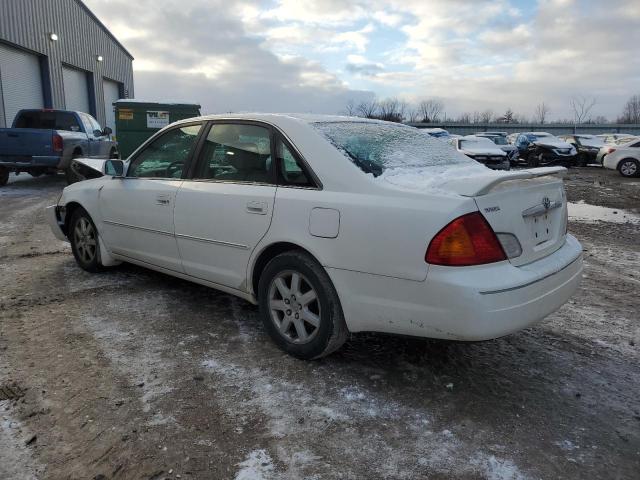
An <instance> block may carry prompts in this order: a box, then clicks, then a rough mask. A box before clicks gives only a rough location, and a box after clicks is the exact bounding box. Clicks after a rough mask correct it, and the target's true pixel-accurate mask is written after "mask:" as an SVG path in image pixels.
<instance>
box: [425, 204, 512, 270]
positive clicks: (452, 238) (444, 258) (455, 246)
mask: <svg viewBox="0 0 640 480" xmlns="http://www.w3.org/2000/svg"><path fill="white" fill-rule="evenodd" d="M424 259H425V261H426V262H427V263H431V264H434V265H447V266H451V267H463V266H470V265H482V264H485V263H493V262H500V261H502V260H506V259H507V256H506V255H505V253H504V250H503V249H502V246H501V245H500V242H499V241H498V238H497V237H496V234H495V233H494V231H493V230H492V228H491V226H490V225H489V224H488V223H487V221H486V220H485V218H484V217H483V216H482V214H481V213H480V212H473V213H468V214H466V215H463V216H461V217H458V218H456V219H455V220H454V221H452V222H451V223H449V224H448V225H447V226H446V227H444V228H443V229H442V230H440V232H438V234H437V235H436V236H435V237H433V239H432V240H431V243H430V244H429V247H428V248H427V253H426V254H425V257H424Z"/></svg>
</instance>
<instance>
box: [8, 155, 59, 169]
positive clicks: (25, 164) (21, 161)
mask: <svg viewBox="0 0 640 480" xmlns="http://www.w3.org/2000/svg"><path fill="white" fill-rule="evenodd" d="M61 158H62V157H59V156H49V155H47V156H44V155H43V156H38V155H35V156H31V157H19V156H2V157H0V165H2V166H3V167H8V168H15V169H27V168H58V165H59V164H60V161H61Z"/></svg>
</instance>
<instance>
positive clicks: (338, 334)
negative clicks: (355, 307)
mask: <svg viewBox="0 0 640 480" xmlns="http://www.w3.org/2000/svg"><path fill="white" fill-rule="evenodd" d="M258 299H259V304H260V316H261V317H262V321H263V323H264V326H265V329H266V331H267V333H269V335H270V336H271V338H272V339H273V341H274V342H275V343H276V345H278V346H279V347H280V348H281V349H282V350H284V351H285V352H287V353H289V354H290V355H293V356H294V357H297V358H300V359H304V360H311V359H316V358H320V357H324V356H326V355H329V354H330V353H332V352H334V351H335V350H337V349H338V348H340V347H341V346H342V344H343V343H344V342H345V340H346V339H347V335H348V334H349V331H348V329H347V325H346V323H345V320H344V315H343V313H342V307H341V305H340V299H339V298H338V294H337V293H336V290H335V288H334V287H333V284H332V282H331V279H330V278H329V275H327V272H326V271H325V270H324V268H322V266H321V265H320V264H319V263H318V262H317V261H316V260H315V259H314V258H313V257H311V256H310V255H309V254H307V253H305V252H300V251H290V252H285V253H282V254H280V255H278V256H277V257H275V258H273V259H272V260H271V261H270V262H269V263H268V264H267V266H266V267H265V269H264V271H263V272H262V275H261V276H260V282H259V283H258Z"/></svg>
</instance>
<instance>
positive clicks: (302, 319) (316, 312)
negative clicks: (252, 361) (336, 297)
mask: <svg viewBox="0 0 640 480" xmlns="http://www.w3.org/2000/svg"><path fill="white" fill-rule="evenodd" d="M269 312H270V314H271V320H272V321H273V323H274V325H275V326H276V328H277V329H278V332H279V333H280V335H282V336H283V337H284V338H285V339H286V340H287V341H289V342H292V343H296V344H301V343H308V342H310V341H311V340H313V338H314V337H315V336H316V335H317V334H318V330H319V328H320V318H321V311H320V299H319V298H318V294H317V292H316V289H315V288H314V287H313V285H312V284H311V282H309V280H308V279H307V278H306V277H305V276H304V275H302V274H301V273H300V272H296V271H293V270H287V271H283V272H280V273H279V274H278V275H276V276H275V277H274V278H273V279H272V280H271V283H270V285H269Z"/></svg>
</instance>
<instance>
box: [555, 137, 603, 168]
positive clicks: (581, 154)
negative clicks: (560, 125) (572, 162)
mask: <svg viewBox="0 0 640 480" xmlns="http://www.w3.org/2000/svg"><path fill="white" fill-rule="evenodd" d="M558 138H559V139H561V140H564V141H565V142H567V143H569V144H570V145H573V147H574V148H575V149H576V151H577V158H576V165H578V166H581V167H584V166H586V165H588V164H589V163H596V159H597V156H598V152H599V151H600V148H602V147H603V146H604V140H603V139H602V138H599V137H596V136H595V135H588V134H575V135H560V136H559V137H558Z"/></svg>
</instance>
